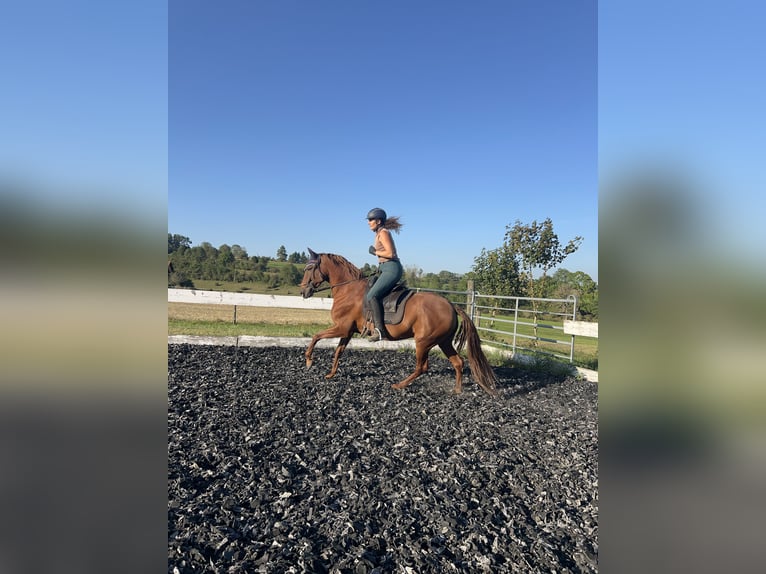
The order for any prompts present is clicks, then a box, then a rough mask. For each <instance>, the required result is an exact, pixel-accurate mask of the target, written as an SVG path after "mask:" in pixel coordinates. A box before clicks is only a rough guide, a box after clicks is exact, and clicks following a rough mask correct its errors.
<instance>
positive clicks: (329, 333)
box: [305, 325, 353, 378]
mask: <svg viewBox="0 0 766 574" xmlns="http://www.w3.org/2000/svg"><path fill="white" fill-rule="evenodd" d="M352 334H353V330H349V328H348V327H347V326H343V325H333V326H332V327H330V328H329V329H325V330H324V331H320V332H319V333H317V334H316V335H314V336H313V337H312V338H311V342H310V343H309V346H308V347H307V348H306V353H305V354H306V368H308V367H310V366H311V365H312V364H313V363H314V358H313V354H314V347H315V346H316V344H317V343H318V342H319V341H321V340H322V339H332V338H333V337H341V341H340V343H338V348H340V346H341V345H343V348H344V349H345V348H346V344H348V341H349V339H350V338H351V335H352ZM344 341H345V342H344ZM341 352H343V351H342V349H341V351H340V352H338V350H337V349H336V350H335V360H334V362H333V369H332V372H331V374H330V375H328V377H327V378H330V376H332V375H334V374H335V371H336V370H337V367H338V357H340V353H341Z"/></svg>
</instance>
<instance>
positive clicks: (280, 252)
mask: <svg viewBox="0 0 766 574" xmlns="http://www.w3.org/2000/svg"><path fill="white" fill-rule="evenodd" d="M277 261H287V249H286V248H285V246H284V245H280V246H279V249H277Z"/></svg>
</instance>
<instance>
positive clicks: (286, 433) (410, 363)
mask: <svg viewBox="0 0 766 574" xmlns="http://www.w3.org/2000/svg"><path fill="white" fill-rule="evenodd" d="M331 360H332V350H330V349H318V350H316V351H315V363H314V367H312V368H311V369H306V367H305V361H304V358H303V350H302V349H295V348H276V347H272V348H251V347H245V348H236V347H211V346H192V345H169V347H168V570H169V572H178V573H186V572H221V573H223V572H226V573H228V572H342V573H346V572H348V573H353V574H357V573H365V572H379V573H383V572H396V573H399V572H404V573H409V572H412V573H427V572H493V573H494V572H552V571H556V572H595V571H597V557H598V464H597V460H598V442H597V435H598V426H597V414H598V413H597V385H595V384H593V383H588V382H583V381H576V380H574V379H561V378H553V377H550V376H546V375H542V374H539V373H532V372H529V371H525V370H522V369H517V368H498V369H496V372H497V374H498V376H499V379H500V383H499V385H498V388H499V391H500V394H499V397H498V398H496V399H492V398H491V397H489V396H488V395H487V394H485V393H484V392H483V391H482V390H481V389H480V388H479V387H478V386H477V385H475V384H474V383H473V382H472V381H471V378H470V371H469V369H468V368H466V382H465V386H464V392H463V394H462V395H458V396H452V395H450V390H451V389H452V386H453V384H454V372H453V370H452V367H451V365H450V364H449V363H448V362H447V361H446V359H445V358H444V357H443V355H433V358H432V359H431V365H430V371H429V373H427V374H426V375H423V376H422V377H421V378H419V379H418V380H416V381H415V382H414V383H413V384H412V385H411V386H410V387H408V388H407V389H405V390H404V391H395V390H393V389H391V388H390V386H389V385H390V384H391V383H395V382H398V381H400V380H401V379H403V378H404V377H405V376H406V375H407V374H409V373H410V372H411V371H412V369H413V368H414V355H413V354H412V353H410V352H402V351H383V350H381V351H368V350H347V351H346V353H345V354H344V356H343V358H342V361H341V369H340V371H339V373H338V375H337V376H336V377H335V378H334V379H332V380H330V381H326V380H325V379H324V375H325V373H327V372H328V371H329V368H330V364H331Z"/></svg>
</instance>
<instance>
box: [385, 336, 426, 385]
mask: <svg viewBox="0 0 766 574" xmlns="http://www.w3.org/2000/svg"><path fill="white" fill-rule="evenodd" d="M430 350H431V347H427V346H425V345H420V344H419V343H416V345H415V371H413V373H412V374H411V375H410V376H409V377H407V378H406V379H404V380H403V381H401V382H399V383H396V384H393V385H391V388H394V389H403V388H404V387H406V386H407V385H409V384H410V383H411V382H412V381H414V380H415V379H417V378H418V377H419V376H420V375H422V374H423V373H425V372H426V370H427V369H428V351H430Z"/></svg>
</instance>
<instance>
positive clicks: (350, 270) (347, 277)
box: [327, 260, 362, 284]
mask: <svg viewBox="0 0 766 574" xmlns="http://www.w3.org/2000/svg"><path fill="white" fill-rule="evenodd" d="M342 261H343V263H341V262H340V261H333V260H329V262H328V265H327V276H328V277H329V279H330V283H332V284H336V283H342V282H346V281H353V280H355V279H357V278H359V277H361V275H362V274H361V272H360V271H359V270H358V269H355V268H354V266H353V265H351V264H350V263H349V262H347V261H345V260H342ZM344 263H345V264H344Z"/></svg>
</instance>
